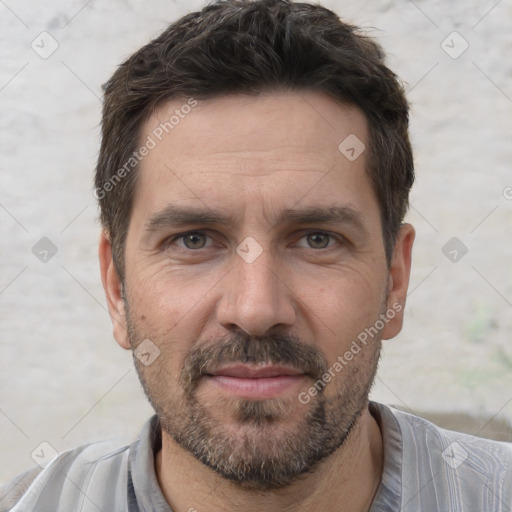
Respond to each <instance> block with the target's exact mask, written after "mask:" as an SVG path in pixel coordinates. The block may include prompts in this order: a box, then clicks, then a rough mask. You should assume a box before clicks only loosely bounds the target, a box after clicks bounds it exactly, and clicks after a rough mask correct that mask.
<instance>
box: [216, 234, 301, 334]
mask: <svg viewBox="0 0 512 512" xmlns="http://www.w3.org/2000/svg"><path fill="white" fill-rule="evenodd" d="M233 267H234V268H233V270H232V272H230V273H229V274H228V276H227V277H228V279H227V282H226V283H225V288H224V290H223V295H222V297H221V299H220V305H219V308H218V321H219V323H221V324H222V325H223V326H224V327H225V328H227V329H233V328H235V327H237V328H241V329H243V330H244V331H246V332H247V333H248V334H251V335H262V334H265V333H266V332H268V331H269V330H271V329H272V328H275V327H276V326H278V325H279V326H284V325H286V326H290V325H292V324H293V323H294V321H295V310H294V304H293V297H292V294H291V291H290V289H289V288H288V286H286V285H285V284H284V282H283V278H282V276H280V272H279V269H280V264H279V262H277V261H276V260H275V256H274V255H273V254H272V251H270V250H269V249H264V248H263V247H262V246H261V245H260V244H259V243H258V242H257V241H256V240H255V239H254V238H251V237H248V238H246V239H245V240H244V241H243V242H242V243H241V244H240V245H239V246H238V247H237V250H236V254H234V255H233ZM281 274H282V273H281Z"/></svg>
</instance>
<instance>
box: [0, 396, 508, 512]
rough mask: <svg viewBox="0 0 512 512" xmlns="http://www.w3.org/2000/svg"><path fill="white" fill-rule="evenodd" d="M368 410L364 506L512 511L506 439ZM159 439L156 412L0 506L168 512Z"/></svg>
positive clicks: (26, 480)
mask: <svg viewBox="0 0 512 512" xmlns="http://www.w3.org/2000/svg"><path fill="white" fill-rule="evenodd" d="M370 410H371V412H372V414H373V416H374V417H375V418H376V420H377V421H378V423H379V426H380V428H381V432H382V436H383V441H384V471H383V475H382V481H381V485H380V487H379V490H378V491H377V495H376V496H375V500H374V502H373V505H372V507H371V509H370V512H398V511H401V512H436V511H437V512H512V444H511V443H500V442H497V441H490V440H486V439H480V438H477V437H473V436H469V435H466V434H460V433H457V432H452V431H449V430H444V429H441V428H438V427H437V426H435V425H433V424H432V423H430V422H428V421H426V420H424V419H422V418H419V417H417V416H413V415H411V414H407V413H405V412H401V411H398V410H396V409H393V408H391V407H388V406H385V405H382V404H378V403H376V402H370ZM160 446H161V432H160V428H159V423H158V418H157V416H156V415H155V416H153V417H152V418H151V419H150V420H149V421H148V422H147V423H146V425H145V426H144V428H143V430H142V433H141V435H140V437H139V439H138V440H137V441H136V442H135V443H133V444H132V445H130V446H126V447H123V448H118V449H114V450H113V449H112V445H109V443H93V444H89V445H85V446H82V447H80V448H76V449H74V450H69V451H67V452H65V453H62V454H61V455H59V456H58V457H57V458H56V459H55V460H54V461H53V462H52V463H51V464H50V465H49V466H48V467H46V468H45V469H43V470H40V471H34V470H32V471H30V472H27V473H25V474H24V475H21V476H20V477H18V478H17V479H15V480H13V481H12V482H11V483H10V484H8V485H7V486H5V488H4V489H2V490H1V491H0V512H4V511H6V510H12V512H22V511H23V512H28V511H30V512H33V511H37V512H75V511H76V512H78V511H80V512H98V510H101V511H105V512H107V511H108V512H116V511H120V512H121V511H122V512H172V511H171V509H170V507H169V505H168V504H167V502H166V501H165V498H164V496H163V494H162V491H161V490H160V487H159V485H158V481H157V479H156V475H155V470H154V454H155V453H156V452H157V451H158V450H159V449H160ZM11 507H12V508H11Z"/></svg>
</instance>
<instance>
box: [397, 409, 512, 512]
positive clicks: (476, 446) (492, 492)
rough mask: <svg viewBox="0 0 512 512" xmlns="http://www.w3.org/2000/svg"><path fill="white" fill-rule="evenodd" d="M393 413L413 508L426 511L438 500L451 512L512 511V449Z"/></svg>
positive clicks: (399, 412)
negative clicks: (469, 511) (472, 510)
mask: <svg viewBox="0 0 512 512" xmlns="http://www.w3.org/2000/svg"><path fill="white" fill-rule="evenodd" d="M388 409H389V411H390V412H391V413H392V415H393V416H394V418H395V419H396V421H397V423H398V426H399V429H400V432H401V438H402V454H401V457H402V483H403V489H404V492H407V493H409V496H408V498H407V499H408V500H410V505H412V507H413V508H414V507H417V510H423V509H422V508H421V504H422V503H425V502H430V503H433V501H432V500H434V502H436V505H437V506H438V507H443V506H445V507H446V506H449V507H450V510H466V507H467V506H472V507H475V506H477V507H478V506H480V507H481V508H479V509H478V510H486V511H501V510H504V509H503V508H502V507H503V504H507V506H511V505H512V443H506V442H499V441H493V440H490V439H483V438H481V437H477V436H473V435H469V434H463V433H460V432H455V431H451V430H446V429H443V428H440V427H438V426H436V425H434V424H433V423H431V422H430V421H427V420H425V419H423V418H420V417H418V416H415V415H413V414H408V413H406V412H402V411H398V410H397V409H393V408H388ZM413 508H411V510H412V509H413ZM475 510H476V509H475Z"/></svg>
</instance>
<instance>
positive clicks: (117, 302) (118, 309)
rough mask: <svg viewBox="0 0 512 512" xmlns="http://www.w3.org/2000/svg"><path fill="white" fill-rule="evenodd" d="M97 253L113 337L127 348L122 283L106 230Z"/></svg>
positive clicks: (128, 345)
mask: <svg viewBox="0 0 512 512" xmlns="http://www.w3.org/2000/svg"><path fill="white" fill-rule="evenodd" d="M98 255H99V260H100V270H101V281H102V283H103V289H104V290H105V296H106V298H107V305H108V310H109V313H110V318H111V320H112V325H113V331H114V338H115V339H116V341H117V343H118V344H119V345H120V346H121V347H123V348H125V349H127V350H129V349H130V348H131V346H130V340H129V338H128V331H127V324H126V311H125V301H124V289H123V283H122V282H121V280H120V279H119V275H118V273H117V270H116V268H115V265H114V260H113V257H112V245H111V243H110V238H109V235H108V232H107V231H105V230H103V231H102V233H101V237H100V243H99V248H98Z"/></svg>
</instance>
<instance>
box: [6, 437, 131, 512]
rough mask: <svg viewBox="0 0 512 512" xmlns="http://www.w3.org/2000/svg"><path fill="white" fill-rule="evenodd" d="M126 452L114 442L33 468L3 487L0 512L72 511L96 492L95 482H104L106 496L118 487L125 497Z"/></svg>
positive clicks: (82, 448) (91, 446) (69, 453)
mask: <svg viewBox="0 0 512 512" xmlns="http://www.w3.org/2000/svg"><path fill="white" fill-rule="evenodd" d="M129 449H130V446H122V447H119V443H116V442H115V441H104V442H99V443H91V444H87V445H83V446H80V447H78V448H74V449H72V450H67V451H65V452H63V453H61V454H60V455H59V456H57V457H56V458H55V459H54V460H53V461H52V462H51V463H50V464H49V465H48V466H47V467H45V468H40V467H39V466H36V467H34V468H32V469H31V470H29V471H27V472H25V473H23V474H21V475H19V476H18V477H16V478H14V479H13V480H11V481H10V482H8V483H7V484H6V485H5V486H3V487H2V489H1V490H0V512H4V511H8V510H11V511H12V512H18V511H22V510H23V511H25V510H54V511H60V510H75V508H76V506H77V504H79V503H80V502H81V501H84V500H85V498H86V497H87V490H88V489H89V488H91V486H92V485H94V484H96V485H95V492H96V489H97V488H98V486H97V484H98V483H99V482H104V483H102V485H101V486H100V487H105V486H106V482H108V483H109V486H110V488H109V492H110V493H112V490H113V489H112V487H118V486H120V485H122V486H124V490H125V493H126V483H127V473H128V454H129ZM93 482H94V484H93ZM121 488H123V487H121ZM99 498H101V496H100V497H99ZM38 507H41V508H38ZM80 510H82V509H80ZM83 510H88V508H87V507H84V508H83Z"/></svg>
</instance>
